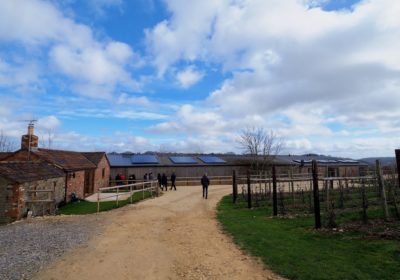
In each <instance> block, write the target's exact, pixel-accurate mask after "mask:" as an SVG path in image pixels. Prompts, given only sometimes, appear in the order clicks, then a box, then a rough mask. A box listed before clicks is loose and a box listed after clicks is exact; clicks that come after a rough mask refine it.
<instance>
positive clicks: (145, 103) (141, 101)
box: [116, 93, 155, 108]
mask: <svg viewBox="0 0 400 280" xmlns="http://www.w3.org/2000/svg"><path fill="white" fill-rule="evenodd" d="M116 103H117V104H118V105H134V108H137V107H152V106H154V105H155V104H154V103H153V102H151V101H150V100H149V99H148V98H147V97H146V96H130V95H128V94H127V93H122V94H121V95H120V96H119V97H118V99H117V101H116Z"/></svg>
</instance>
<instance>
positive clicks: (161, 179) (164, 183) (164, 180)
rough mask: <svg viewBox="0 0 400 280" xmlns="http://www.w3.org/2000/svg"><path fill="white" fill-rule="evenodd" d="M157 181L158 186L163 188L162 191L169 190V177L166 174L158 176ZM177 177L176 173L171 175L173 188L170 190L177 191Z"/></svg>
mask: <svg viewBox="0 0 400 280" xmlns="http://www.w3.org/2000/svg"><path fill="white" fill-rule="evenodd" d="M157 181H158V186H159V187H160V188H161V190H164V188H165V190H166V191H167V190H168V177H167V175H165V173H163V174H162V175H161V174H160V173H158V174H157ZM175 182H176V175H175V173H174V172H172V174H171V188H170V190H172V188H174V190H176V185H175Z"/></svg>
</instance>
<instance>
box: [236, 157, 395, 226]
mask: <svg viewBox="0 0 400 280" xmlns="http://www.w3.org/2000/svg"><path fill="white" fill-rule="evenodd" d="M317 170H318V166H317V162H316V161H314V162H313V164H312V171H313V172H312V173H311V174H306V175H304V174H298V175H293V176H290V177H287V176H286V178H285V177H283V176H280V175H277V174H276V172H275V168H274V167H272V170H271V171H272V172H271V175H272V176H271V177H264V178H262V177H260V176H258V177H254V176H250V174H247V175H245V176H243V175H241V176H240V175H239V176H237V175H236V174H235V172H233V179H232V197H233V202H234V203H236V202H237V201H238V200H242V201H246V202H247V203H246V204H247V207H248V208H252V207H259V206H267V207H270V209H271V212H272V213H271V214H272V215H273V216H277V215H282V216H285V215H286V216H288V215H310V214H311V215H314V217H315V227H316V228H320V227H321V226H322V224H324V225H325V226H327V227H335V226H336V225H337V223H338V221H339V220H340V219H338V217H339V218H341V216H343V215H342V214H343V213H346V212H350V211H353V212H359V213H360V219H361V220H362V221H363V222H364V223H367V221H368V218H369V216H376V215H377V214H376V213H377V211H378V212H379V214H380V213H381V214H382V215H381V216H382V218H383V219H384V220H390V219H400V209H399V199H400V190H399V187H398V184H397V181H398V180H397V179H398V178H397V176H396V175H395V174H392V175H391V176H385V177H384V176H383V175H382V171H381V167H380V164H379V162H377V165H376V172H375V173H374V174H369V175H366V176H361V177H322V176H321V174H318V173H317Z"/></svg>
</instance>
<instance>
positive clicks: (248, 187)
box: [247, 170, 251, 209]
mask: <svg viewBox="0 0 400 280" xmlns="http://www.w3.org/2000/svg"><path fill="white" fill-rule="evenodd" d="M247 208H249V209H250V208H251V181H250V171H249V170H247Z"/></svg>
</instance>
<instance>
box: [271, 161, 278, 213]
mask: <svg viewBox="0 0 400 280" xmlns="http://www.w3.org/2000/svg"><path fill="white" fill-rule="evenodd" d="M272 204H273V215H274V216H278V197H277V193H276V168H275V165H273V166H272Z"/></svg>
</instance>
